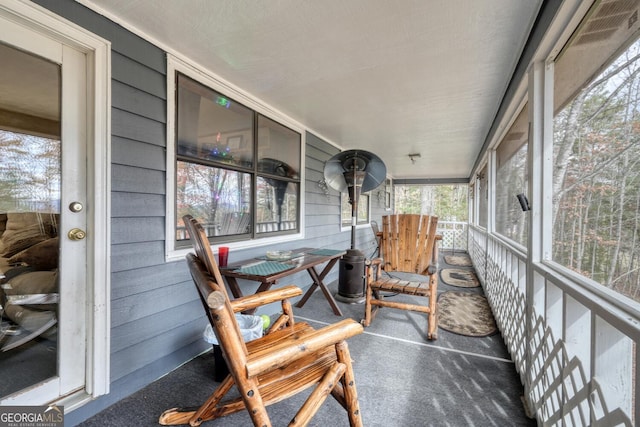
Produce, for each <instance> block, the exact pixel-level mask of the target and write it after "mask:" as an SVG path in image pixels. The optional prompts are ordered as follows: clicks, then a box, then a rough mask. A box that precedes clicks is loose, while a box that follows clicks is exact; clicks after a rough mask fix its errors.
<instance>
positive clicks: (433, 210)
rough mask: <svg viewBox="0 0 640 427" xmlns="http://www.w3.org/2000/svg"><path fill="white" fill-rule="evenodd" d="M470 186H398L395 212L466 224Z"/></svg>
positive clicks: (396, 188)
mask: <svg viewBox="0 0 640 427" xmlns="http://www.w3.org/2000/svg"><path fill="white" fill-rule="evenodd" d="M468 192H469V189H468V186H467V185H463V184H454V185H396V186H394V194H395V212H396V213H410V214H425V215H437V216H438V219H439V220H440V221H460V222H466V221H467V219H468V208H467V198H468Z"/></svg>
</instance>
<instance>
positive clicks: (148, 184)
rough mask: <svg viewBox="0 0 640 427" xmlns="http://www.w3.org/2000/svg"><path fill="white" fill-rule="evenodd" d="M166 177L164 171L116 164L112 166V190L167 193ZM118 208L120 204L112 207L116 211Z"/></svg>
mask: <svg viewBox="0 0 640 427" xmlns="http://www.w3.org/2000/svg"><path fill="white" fill-rule="evenodd" d="M164 177H165V173H164V172H163V171H157V170H150V169H140V168H135V167H130V166H122V165H115V164H114V165H113V166H112V167H111V191H123V192H127V193H147V194H165V190H166V187H165V186H166V184H165V181H164ZM117 208H118V206H113V207H112V209H114V210H116V211H117Z"/></svg>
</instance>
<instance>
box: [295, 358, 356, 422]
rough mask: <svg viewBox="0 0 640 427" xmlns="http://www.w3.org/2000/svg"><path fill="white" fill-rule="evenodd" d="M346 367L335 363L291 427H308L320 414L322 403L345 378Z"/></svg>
mask: <svg viewBox="0 0 640 427" xmlns="http://www.w3.org/2000/svg"><path fill="white" fill-rule="evenodd" d="M345 369H346V366H345V365H344V363H334V364H333V365H332V366H331V368H329V370H328V371H327V372H326V373H325V374H324V377H322V380H321V381H320V383H319V384H318V385H317V386H316V388H315V389H314V390H313V392H312V393H311V394H310V395H309V397H308V398H307V400H306V401H305V402H304V405H302V408H300V410H299V411H298V413H297V414H296V416H295V417H294V418H293V420H291V422H290V423H289V427H300V426H306V425H307V424H309V421H311V418H312V417H313V416H314V415H315V414H316V412H318V409H320V406H321V405H322V403H323V402H324V401H325V400H326V398H327V396H329V394H330V393H331V390H333V388H334V387H335V386H336V384H338V382H339V381H340V377H342V376H343V374H344V371H345Z"/></svg>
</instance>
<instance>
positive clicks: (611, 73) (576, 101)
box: [553, 2, 640, 300]
mask: <svg viewBox="0 0 640 427" xmlns="http://www.w3.org/2000/svg"><path fill="white" fill-rule="evenodd" d="M634 10H635V8H632V9H630V10H626V11H625V10H617V11H615V12H616V13H615V14H614V15H611V14H612V13H613V11H612V10H611V8H608V7H606V4H605V2H602V3H600V4H599V6H597V7H596V8H595V9H594V10H593V11H592V13H590V14H589V15H588V16H589V19H588V20H587V21H586V22H584V23H583V25H582V26H581V27H580V29H579V30H578V32H577V33H576V35H575V36H574V37H573V39H572V41H571V43H570V44H569V45H568V47H566V48H565V50H564V51H563V52H562V53H561V56H560V58H559V60H558V61H557V62H556V65H555V77H554V80H555V82H554V104H555V117H554V137H553V142H554V168H553V198H554V204H553V260H554V261H556V262H558V263H560V264H562V265H563V266H565V267H568V268H569V269H571V270H573V271H575V272H577V273H579V274H581V275H583V276H586V277H588V278H591V279H593V280H594V281H596V282H598V283H600V284H602V285H604V286H606V287H608V288H611V289H613V290H615V291H617V292H619V293H622V294H624V295H627V296H629V297H631V298H633V299H635V300H640V269H639V268H638V266H639V265H640V220H639V218H640V144H639V143H638V141H639V140H640V114H639V112H640V42H638V40H637V35H636V34H637V30H638V23H637V17H635V18H634V16H633V13H634ZM620 46H623V47H625V48H623V49H622V50H620V49H619V47H620Z"/></svg>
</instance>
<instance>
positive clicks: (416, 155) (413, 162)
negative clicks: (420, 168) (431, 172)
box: [409, 153, 422, 165]
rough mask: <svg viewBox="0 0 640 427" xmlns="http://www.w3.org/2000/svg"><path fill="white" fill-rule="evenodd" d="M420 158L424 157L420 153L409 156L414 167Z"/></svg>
mask: <svg viewBox="0 0 640 427" xmlns="http://www.w3.org/2000/svg"><path fill="white" fill-rule="evenodd" d="M420 157H422V156H421V155H420V153H413V154H409V158H410V159H411V164H413V165H415V164H416V159H419V158H420Z"/></svg>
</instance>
